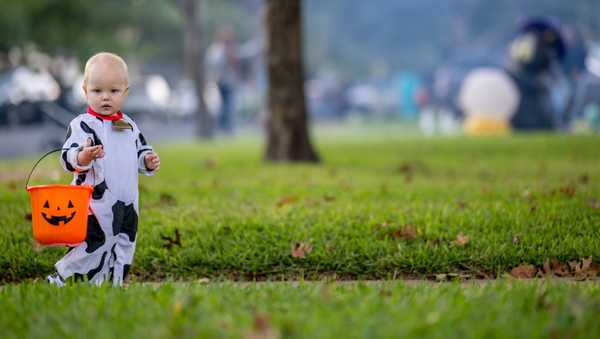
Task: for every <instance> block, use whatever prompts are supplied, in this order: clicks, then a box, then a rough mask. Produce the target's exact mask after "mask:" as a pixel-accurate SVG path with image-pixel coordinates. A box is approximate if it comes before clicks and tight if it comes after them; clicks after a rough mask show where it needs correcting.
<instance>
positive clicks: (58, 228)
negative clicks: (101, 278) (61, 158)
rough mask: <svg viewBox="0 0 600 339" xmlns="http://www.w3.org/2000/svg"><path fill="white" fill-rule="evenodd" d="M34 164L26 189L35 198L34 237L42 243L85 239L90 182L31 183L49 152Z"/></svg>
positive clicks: (77, 241)
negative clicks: (36, 184) (81, 184)
mask: <svg viewBox="0 0 600 339" xmlns="http://www.w3.org/2000/svg"><path fill="white" fill-rule="evenodd" d="M61 150H63V149H57V150H53V151H50V152H48V153H46V154H44V155H43V156H42V157H41V158H40V160H38V162H37V163H36V164H35V165H34V166H33V169H32V170H31V172H30V173H29V176H28V177H27V184H26V189H27V191H28V192H29V195H30V198H31V222H32V229H33V237H34V238H35V240H36V241H37V242H38V243H40V244H42V245H50V246H60V245H70V246H73V245H77V244H80V243H82V242H83V241H84V240H85V237H86V233H87V219H88V210H89V204H90V197H91V195H92V191H93V188H92V186H90V185H83V186H72V185H38V186H29V178H30V177H31V173H33V170H34V169H35V168H36V166H37V165H38V164H39V162H40V161H41V160H42V159H44V158H45V157H46V156H47V155H49V154H51V153H53V152H58V151H61Z"/></svg>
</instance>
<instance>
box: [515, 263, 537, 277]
mask: <svg viewBox="0 0 600 339" xmlns="http://www.w3.org/2000/svg"><path fill="white" fill-rule="evenodd" d="M536 273H537V268H535V266H533V265H529V264H521V265H519V266H517V267H515V268H513V269H512V270H511V271H510V275H512V276H513V277H515V278H520V279H531V278H533V277H535V275H536Z"/></svg>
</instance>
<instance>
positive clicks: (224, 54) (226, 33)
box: [206, 26, 240, 133]
mask: <svg viewBox="0 0 600 339" xmlns="http://www.w3.org/2000/svg"><path fill="white" fill-rule="evenodd" d="M206 67H207V74H208V79H209V81H212V82H215V83H216V84H217V87H218V89H219V94H220V96H221V105H220V107H219V112H218V113H217V126H218V127H219V129H221V130H222V131H223V132H225V133H231V132H232V131H233V111H234V100H235V89H236V85H237V83H238V82H239V78H240V60H239V55H238V51H237V46H236V42H235V34H234V32H233V30H232V29H231V27H229V26H223V27H221V28H219V30H218V31H217V34H216V38H215V41H214V42H213V43H212V44H211V45H210V46H209V47H208V50H207V52H206Z"/></svg>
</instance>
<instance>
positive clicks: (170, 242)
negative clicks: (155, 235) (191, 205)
mask: <svg viewBox="0 0 600 339" xmlns="http://www.w3.org/2000/svg"><path fill="white" fill-rule="evenodd" d="M160 237H161V239H162V240H164V241H165V243H164V244H163V248H166V249H170V248H171V247H173V246H177V247H181V234H179V229H178V228H176V229H175V234H174V236H172V237H169V236H166V235H161V236H160Z"/></svg>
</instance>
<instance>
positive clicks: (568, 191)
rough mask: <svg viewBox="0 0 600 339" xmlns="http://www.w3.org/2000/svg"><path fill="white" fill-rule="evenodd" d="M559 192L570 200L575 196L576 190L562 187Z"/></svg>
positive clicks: (572, 187) (570, 187) (571, 187)
mask: <svg viewBox="0 0 600 339" xmlns="http://www.w3.org/2000/svg"><path fill="white" fill-rule="evenodd" d="M559 191H560V193H562V194H564V195H566V196H567V197H569V198H572V197H573V196H574V195H575V191H576V190H575V187H574V186H563V187H561V188H559Z"/></svg>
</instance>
